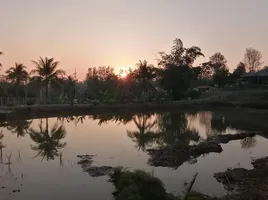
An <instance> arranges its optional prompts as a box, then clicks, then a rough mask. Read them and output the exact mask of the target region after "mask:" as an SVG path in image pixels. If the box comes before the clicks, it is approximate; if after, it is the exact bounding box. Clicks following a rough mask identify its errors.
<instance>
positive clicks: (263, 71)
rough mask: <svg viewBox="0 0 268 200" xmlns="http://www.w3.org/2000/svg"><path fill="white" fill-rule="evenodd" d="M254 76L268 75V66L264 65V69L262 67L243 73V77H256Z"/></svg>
mask: <svg viewBox="0 0 268 200" xmlns="http://www.w3.org/2000/svg"><path fill="white" fill-rule="evenodd" d="M254 76H259V77H261V76H262V77H263V76H268V68H267V67H264V68H263V69H261V70H260V71H258V72H248V73H246V74H244V75H242V77H245V78H246V77H254Z"/></svg>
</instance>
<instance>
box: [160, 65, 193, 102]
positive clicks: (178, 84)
mask: <svg viewBox="0 0 268 200" xmlns="http://www.w3.org/2000/svg"><path fill="white" fill-rule="evenodd" d="M191 78H192V71H191V68H190V67H189V66H188V65H180V66H177V65H167V67H166V68H165V69H164V70H163V73H162V79H161V82H160V84H161V86H162V87H163V88H164V89H165V90H166V91H168V92H169V94H171V96H172V99H173V100H174V101H177V100H180V99H181V98H182V97H183V95H184V93H185V92H186V91H187V89H188V88H189V87H190V80H191Z"/></svg>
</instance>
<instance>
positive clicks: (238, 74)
mask: <svg viewBox="0 0 268 200" xmlns="http://www.w3.org/2000/svg"><path fill="white" fill-rule="evenodd" d="M244 73H246V66H245V64H244V63H242V62H240V63H239V64H238V65H237V67H236V68H235V70H234V72H233V74H232V75H233V77H234V78H239V77H241V76H242V75H243V74H244Z"/></svg>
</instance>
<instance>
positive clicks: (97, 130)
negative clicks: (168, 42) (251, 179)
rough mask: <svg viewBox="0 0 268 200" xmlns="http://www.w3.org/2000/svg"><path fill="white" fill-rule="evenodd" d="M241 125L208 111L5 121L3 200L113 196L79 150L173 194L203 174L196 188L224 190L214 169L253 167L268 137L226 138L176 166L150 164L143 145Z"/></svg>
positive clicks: (0, 167) (0, 173) (195, 138)
mask: <svg viewBox="0 0 268 200" xmlns="http://www.w3.org/2000/svg"><path fill="white" fill-rule="evenodd" d="M255 120H257V119H255ZM243 127H244V126H243V125H241V123H239V124H238V123H237V120H236V121H234V122H233V121H232V120H229V119H228V117H226V116H225V115H219V114H216V113H214V112H210V111H206V112H204V111H202V112H191V113H187V112H174V113H153V114H150V113H146V114H138V115H131V114H129V115H94V116H74V117H65V118H63V117H59V118H43V119H34V120H15V121H10V122H3V123H1V131H2V135H3V136H2V137H0V150H1V152H2V153H1V154H2V156H1V158H0V197H1V200H2V199H20V200H21V199H27V200H31V199H39V200H43V199H44V200H47V199H52V200H53V199H55V200H56V199H57V200H58V199H65V200H68V199H70V200H71V199H74V198H75V199H77V200H80V199H81V200H83V199H85V200H86V199H94V200H104V199H112V198H113V197H112V195H111V192H112V191H113V186H112V184H111V183H109V182H108V177H107V176H102V177H91V176H90V175H88V174H87V173H86V172H83V170H82V169H81V166H79V165H77V162H78V161H79V159H78V158H77V155H81V154H93V155H95V157H94V159H93V160H94V161H93V165H94V166H103V165H106V166H112V167H114V166H124V167H128V168H129V169H143V170H145V171H147V172H150V173H153V175H154V176H157V177H159V178H160V179H161V180H162V181H163V182H164V184H165V186H166V188H167V190H168V192H174V193H179V192H181V191H182V190H183V189H184V184H185V182H186V181H188V182H189V181H190V180H191V179H192V177H193V175H194V174H195V173H196V172H199V175H198V177H197V180H196V182H195V184H194V188H193V189H194V190H196V191H199V192H203V193H206V194H209V195H216V196H219V195H222V194H224V192H225V191H224V188H223V186H222V185H221V184H220V183H218V182H217V181H216V180H215V179H214V178H213V174H214V173H215V172H222V171H225V170H226V169H227V168H229V167H244V168H252V166H251V164H250V163H251V159H252V158H254V157H262V156H266V154H267V147H268V140H267V139H266V138H265V137H264V136H260V135H258V136H256V137H254V138H246V139H243V140H237V141H231V142H229V143H228V144H223V145H222V147H223V152H222V153H209V154H206V155H203V156H200V157H199V158H197V160H194V161H187V162H184V163H183V164H182V165H181V166H178V168H176V169H171V168H164V167H154V166H149V165H148V164H147V163H148V159H149V156H148V154H147V152H146V149H149V148H153V147H157V146H164V145H169V144H173V143H177V142H180V143H183V144H186V145H189V144H194V143H198V142H200V141H202V140H204V139H206V138H207V137H210V136H213V135H217V134H226V133H228V134H235V133H237V132H243V131H248V130H247V129H245V128H243ZM245 127H247V126H245ZM256 129H257V128H256ZM46 130H48V134H45V133H46ZM260 130H261V128H258V130H256V131H260ZM250 131H253V130H250ZM1 138H2V139H1ZM2 187H3V188H2ZM13 190H19V191H20V192H15V193H14V192H13Z"/></svg>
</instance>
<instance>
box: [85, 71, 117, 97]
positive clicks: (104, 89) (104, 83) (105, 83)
mask: <svg viewBox="0 0 268 200" xmlns="http://www.w3.org/2000/svg"><path fill="white" fill-rule="evenodd" d="M86 83H87V95H88V97H89V98H100V99H102V98H105V95H109V94H113V93H114V92H115V91H116V89H117V87H118V76H117V75H116V74H115V73H114V69H113V68H112V67H109V66H108V67H105V66H103V67H98V68H96V67H90V68H88V72H87V76H86Z"/></svg>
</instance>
